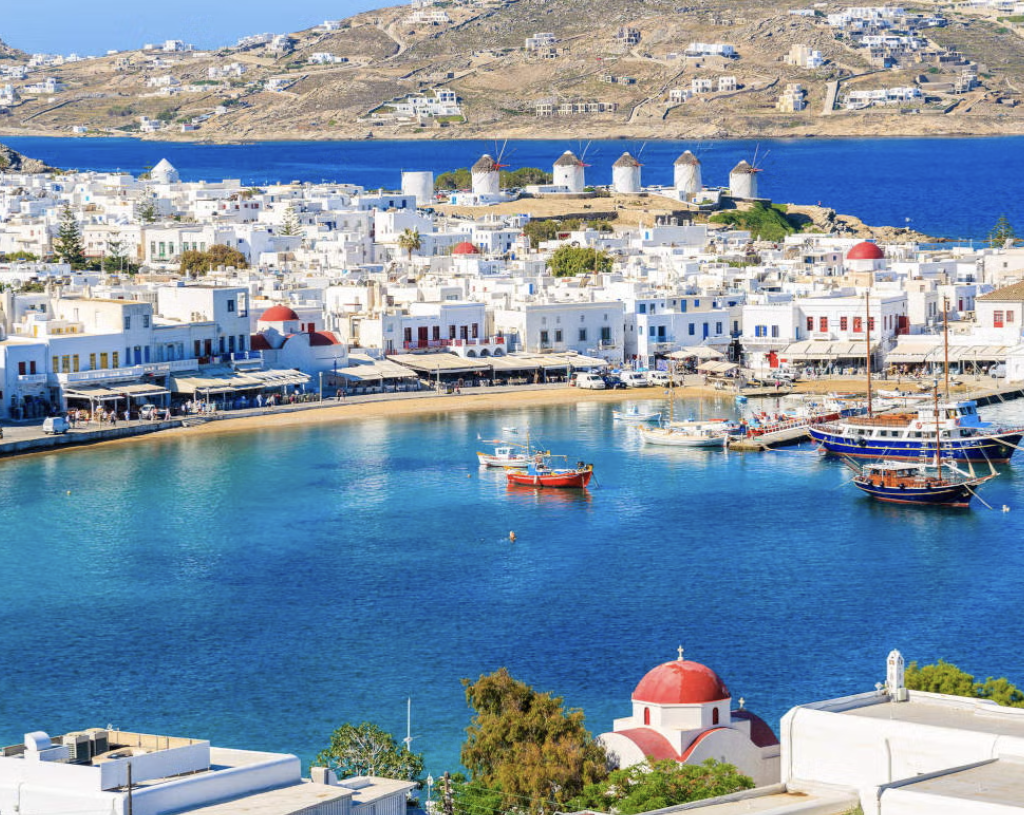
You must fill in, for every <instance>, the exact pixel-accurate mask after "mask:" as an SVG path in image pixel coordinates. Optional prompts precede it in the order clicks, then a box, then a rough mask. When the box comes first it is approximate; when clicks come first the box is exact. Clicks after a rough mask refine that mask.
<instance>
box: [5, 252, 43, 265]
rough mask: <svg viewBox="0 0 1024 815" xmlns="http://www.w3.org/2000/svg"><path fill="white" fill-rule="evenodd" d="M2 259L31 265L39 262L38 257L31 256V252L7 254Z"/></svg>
mask: <svg viewBox="0 0 1024 815" xmlns="http://www.w3.org/2000/svg"><path fill="white" fill-rule="evenodd" d="M4 259H5V260H9V261H14V260H24V261H26V262H28V263H32V262H35V261H37V260H39V255H33V254H32V253H31V252H24V251H18V252H8V253H7V254H6V255H4Z"/></svg>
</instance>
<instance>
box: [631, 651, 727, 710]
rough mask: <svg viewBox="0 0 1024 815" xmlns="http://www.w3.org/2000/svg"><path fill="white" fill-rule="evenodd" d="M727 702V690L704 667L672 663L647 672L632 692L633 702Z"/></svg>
mask: <svg viewBox="0 0 1024 815" xmlns="http://www.w3.org/2000/svg"><path fill="white" fill-rule="evenodd" d="M728 698H729V689H728V688H727V687H726V686H725V683H724V682H723V681H722V680H721V679H719V678H718V674H716V673H715V672H714V671H712V670H711V669H710V668H709V667H707V666H706V665H701V664H700V663H699V662H691V661H690V660H683V659H676V660H673V661H672V662H666V663H664V664H663V665H659V666H658V667H657V668H654V669H652V670H650V671H648V672H647V674H646V675H645V676H644V678H643V679H641V680H640V684H639V685H637V686H636V690H634V691H633V701H634V702H650V703H651V704H654V705H699V704H703V703H705V702H719V701H721V700H723V699H728Z"/></svg>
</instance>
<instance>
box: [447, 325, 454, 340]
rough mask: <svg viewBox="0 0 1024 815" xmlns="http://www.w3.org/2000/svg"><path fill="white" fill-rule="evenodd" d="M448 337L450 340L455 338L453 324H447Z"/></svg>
mask: <svg viewBox="0 0 1024 815" xmlns="http://www.w3.org/2000/svg"><path fill="white" fill-rule="evenodd" d="M448 339H450V340H454V339H455V326H453V325H450V326H448Z"/></svg>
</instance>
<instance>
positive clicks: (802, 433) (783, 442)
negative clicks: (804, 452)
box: [729, 424, 808, 453]
mask: <svg viewBox="0 0 1024 815" xmlns="http://www.w3.org/2000/svg"><path fill="white" fill-rule="evenodd" d="M807 438H808V436H807V425H805V424H801V425H799V426H797V427H784V428H782V429H780V430H774V431H772V432H771V433H762V434H761V435H760V436H750V437H748V438H743V439H736V441H730V442H729V449H730V450H735V451H736V452H737V453H762V452H764V451H765V450H771V449H772V448H773V447H785V446H787V445H790V444H799V443H800V442H802V441H807Z"/></svg>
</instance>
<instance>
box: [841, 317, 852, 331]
mask: <svg viewBox="0 0 1024 815" xmlns="http://www.w3.org/2000/svg"><path fill="white" fill-rule="evenodd" d="M839 330H840V331H849V330H850V318H849V317H840V318H839Z"/></svg>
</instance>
